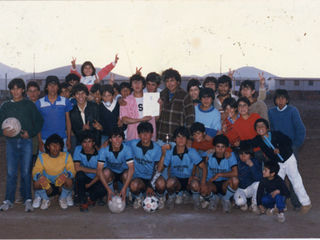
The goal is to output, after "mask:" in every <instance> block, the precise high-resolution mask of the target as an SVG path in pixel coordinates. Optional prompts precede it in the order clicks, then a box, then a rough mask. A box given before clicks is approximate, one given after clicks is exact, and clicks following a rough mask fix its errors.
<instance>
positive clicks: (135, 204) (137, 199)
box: [133, 197, 142, 209]
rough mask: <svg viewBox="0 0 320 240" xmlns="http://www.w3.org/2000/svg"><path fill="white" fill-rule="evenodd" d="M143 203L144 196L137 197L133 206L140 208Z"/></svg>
mask: <svg viewBox="0 0 320 240" xmlns="http://www.w3.org/2000/svg"><path fill="white" fill-rule="evenodd" d="M141 204H142V197H141V198H139V197H136V200H135V201H134V203H133V208H134V209H139V208H140V207H141Z"/></svg>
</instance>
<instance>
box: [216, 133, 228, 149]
mask: <svg viewBox="0 0 320 240" xmlns="http://www.w3.org/2000/svg"><path fill="white" fill-rule="evenodd" d="M218 143H222V144H223V145H225V146H226V147H228V146H229V139H228V138H227V137H226V136H225V135H217V136H215V137H214V138H213V140H212V144H213V146H216V145H217V144H218Z"/></svg>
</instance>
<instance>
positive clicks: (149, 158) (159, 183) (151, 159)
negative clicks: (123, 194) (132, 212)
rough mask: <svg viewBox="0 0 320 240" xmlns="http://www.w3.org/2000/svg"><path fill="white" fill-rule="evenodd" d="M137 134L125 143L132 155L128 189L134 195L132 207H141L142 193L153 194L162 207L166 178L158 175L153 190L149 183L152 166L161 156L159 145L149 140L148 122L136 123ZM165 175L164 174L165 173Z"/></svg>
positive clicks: (149, 129) (149, 128)
mask: <svg viewBox="0 0 320 240" xmlns="http://www.w3.org/2000/svg"><path fill="white" fill-rule="evenodd" d="M138 134H139V138H140V139H134V140H131V141H127V142H126V144H127V145H129V146H130V147H131V149H132V153H133V157H134V169H135V170H134V175H133V180H132V181H131V183H130V191H131V192H132V193H133V194H134V195H136V196H137V197H136V199H135V202H134V204H133V207H134V208H135V209H138V208H140V207H141V203H142V200H143V195H142V193H144V192H145V193H146V195H147V196H151V195H155V194H154V192H156V196H157V198H158V199H159V202H160V203H159V209H162V208H164V202H165V196H164V191H165V188H166V179H165V178H164V177H163V176H160V177H159V178H158V179H157V180H156V182H155V191H154V190H153V187H152V185H151V180H152V179H151V178H152V175H153V172H154V171H155V170H154V166H155V165H156V164H157V162H159V160H160V157H161V147H160V146H159V145H158V144H156V143H155V142H153V141H151V138H152V135H153V127H152V125H151V123H149V122H141V123H140V124H139V125H138ZM165 176H166V175H165Z"/></svg>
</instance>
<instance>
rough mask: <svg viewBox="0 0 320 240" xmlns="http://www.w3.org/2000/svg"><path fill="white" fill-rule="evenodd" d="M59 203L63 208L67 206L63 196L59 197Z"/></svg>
mask: <svg viewBox="0 0 320 240" xmlns="http://www.w3.org/2000/svg"><path fill="white" fill-rule="evenodd" d="M59 205H60V207H61V208H62V209H63V210H65V209H67V208H68V203H67V199H65V198H61V199H59Z"/></svg>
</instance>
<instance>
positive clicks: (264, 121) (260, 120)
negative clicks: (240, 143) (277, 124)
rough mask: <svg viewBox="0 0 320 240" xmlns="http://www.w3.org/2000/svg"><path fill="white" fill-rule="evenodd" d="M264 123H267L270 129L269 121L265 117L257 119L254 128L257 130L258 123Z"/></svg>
mask: <svg viewBox="0 0 320 240" xmlns="http://www.w3.org/2000/svg"><path fill="white" fill-rule="evenodd" d="M261 122H262V123H264V125H266V127H267V129H269V123H268V121H267V120H266V119H264V118H259V119H257V120H256V121H255V123H254V130H255V131H257V124H258V123H261Z"/></svg>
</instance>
